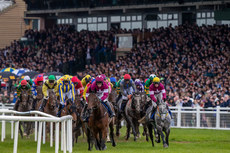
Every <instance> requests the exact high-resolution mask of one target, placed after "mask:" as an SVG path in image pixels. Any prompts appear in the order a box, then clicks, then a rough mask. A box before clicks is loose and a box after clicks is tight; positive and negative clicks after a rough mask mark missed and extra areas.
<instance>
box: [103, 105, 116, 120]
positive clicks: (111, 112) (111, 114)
mask: <svg viewBox="0 0 230 153" xmlns="http://www.w3.org/2000/svg"><path fill="white" fill-rule="evenodd" d="M102 103H103V104H104V106H105V107H106V109H107V110H108V113H109V117H110V118H112V117H114V116H115V113H114V112H113V111H112V109H111V106H110V104H109V102H108V101H105V102H102Z"/></svg>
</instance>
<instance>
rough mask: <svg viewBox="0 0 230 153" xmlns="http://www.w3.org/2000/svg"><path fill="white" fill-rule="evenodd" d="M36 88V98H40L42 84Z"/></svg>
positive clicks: (41, 95)
mask: <svg viewBox="0 0 230 153" xmlns="http://www.w3.org/2000/svg"><path fill="white" fill-rule="evenodd" d="M36 90H37V99H42V98H43V94H42V86H37V87H36Z"/></svg>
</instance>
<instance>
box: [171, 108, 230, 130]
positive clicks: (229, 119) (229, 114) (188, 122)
mask: <svg viewBox="0 0 230 153" xmlns="http://www.w3.org/2000/svg"><path fill="white" fill-rule="evenodd" d="M170 109H171V111H172V115H173V120H172V124H171V126H172V127H177V128H197V129H219V130H230V108H227V107H226V108H225V107H224V108H223V107H219V106H218V107H216V108H202V107H196V108H192V107H170Z"/></svg>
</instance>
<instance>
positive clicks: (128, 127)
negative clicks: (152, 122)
mask: <svg viewBox="0 0 230 153" xmlns="http://www.w3.org/2000/svg"><path fill="white" fill-rule="evenodd" d="M130 128H131V127H130V124H129V123H127V125H126V140H129V137H130Z"/></svg>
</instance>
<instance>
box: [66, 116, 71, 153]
mask: <svg viewBox="0 0 230 153" xmlns="http://www.w3.org/2000/svg"><path fill="white" fill-rule="evenodd" d="M69 133H70V131H69V120H67V121H66V150H67V151H69Z"/></svg>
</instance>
